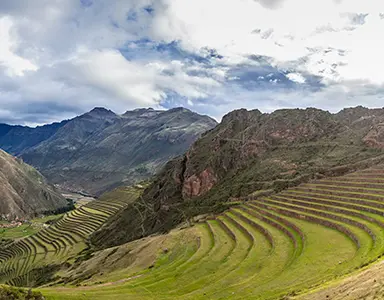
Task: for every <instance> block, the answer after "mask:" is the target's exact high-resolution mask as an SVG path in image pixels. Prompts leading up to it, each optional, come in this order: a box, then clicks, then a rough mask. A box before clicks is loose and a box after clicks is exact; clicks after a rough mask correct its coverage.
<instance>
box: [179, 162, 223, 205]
mask: <svg viewBox="0 0 384 300" xmlns="http://www.w3.org/2000/svg"><path fill="white" fill-rule="evenodd" d="M216 181H217V178H216V176H215V174H214V173H213V171H212V169H206V170H204V171H203V172H201V173H200V174H198V175H195V174H194V175H192V176H190V177H188V178H185V179H184V182H183V189H182V195H183V197H186V198H191V197H195V196H200V195H203V194H205V193H206V192H208V191H209V190H210V189H211V188H212V187H213V186H214V185H215V183H216Z"/></svg>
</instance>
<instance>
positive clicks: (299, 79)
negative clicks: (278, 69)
mask: <svg viewBox="0 0 384 300" xmlns="http://www.w3.org/2000/svg"><path fill="white" fill-rule="evenodd" d="M286 76H287V77H288V78H289V80H291V81H293V82H297V83H305V78H304V77H303V75H301V74H299V73H289V74H287V75H286Z"/></svg>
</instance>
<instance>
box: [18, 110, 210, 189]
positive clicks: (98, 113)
mask: <svg viewBox="0 0 384 300" xmlns="http://www.w3.org/2000/svg"><path fill="white" fill-rule="evenodd" d="M216 124H217V123H216V122H215V121H214V120H213V119H211V118H209V117H207V116H201V115H198V114H196V113H193V112H191V111H189V110H187V109H182V108H176V109H171V110H168V111H155V110H153V109H138V110H134V111H128V112H126V113H125V114H123V115H116V114H115V113H113V112H112V111H110V110H106V109H104V108H95V109H93V110H92V111H90V112H89V113H86V114H84V115H81V116H79V117H76V118H74V119H72V120H69V121H68V122H66V124H64V125H63V126H62V127H60V128H59V129H58V130H57V131H56V132H55V133H54V134H53V135H52V136H50V137H49V138H48V139H46V140H44V141H42V142H41V143H39V144H38V145H36V146H34V147H32V148H29V149H27V150H26V151H23V152H22V153H21V157H22V158H23V159H24V160H25V161H26V162H28V163H30V164H31V165H33V166H36V167H37V168H38V169H39V170H40V171H41V172H42V173H43V174H44V175H45V176H46V177H47V178H48V179H49V180H50V181H51V182H53V183H55V184H59V185H61V186H63V187H65V188H68V189H71V190H74V191H82V192H87V193H91V194H95V195H99V194H100V193H102V192H103V191H106V190H110V189H112V188H114V187H116V186H118V185H121V184H122V183H126V184H131V183H134V182H137V181H140V180H143V179H147V178H148V177H150V176H152V175H153V174H155V173H156V172H157V171H158V170H159V169H160V168H161V167H162V166H164V164H165V163H166V162H167V161H168V160H169V159H171V158H173V157H175V156H177V155H180V154H182V153H184V152H185V151H186V150H187V149H188V147H189V146H190V145H191V144H192V143H193V142H194V141H195V140H196V139H197V138H198V137H199V136H200V135H201V134H202V133H203V132H205V131H206V130H209V129H211V128H213V127H214V126H216Z"/></svg>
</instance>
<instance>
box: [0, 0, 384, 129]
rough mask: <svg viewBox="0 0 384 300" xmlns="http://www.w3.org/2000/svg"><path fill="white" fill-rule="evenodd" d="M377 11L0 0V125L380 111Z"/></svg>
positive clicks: (142, 0) (273, 3) (296, 4)
mask: <svg viewBox="0 0 384 300" xmlns="http://www.w3.org/2000/svg"><path fill="white" fill-rule="evenodd" d="M383 14H384V2H382V1H377V0H366V1H358V0H351V1H335V0H324V1H306V0H268V1H267V0H242V1H238V0H225V1H220V0H208V1H207V0H194V1H184V0H156V1H155V0H135V1H125V0H112V1H103V0H92V1H90V0H36V1H28V0H19V1H13V0H3V1H1V2H0V121H3V122H5V121H6V122H12V123H23V124H38V123H46V122H51V121H55V120H60V119H62V118H67V117H71V116H74V115H76V114H79V113H82V112H84V111H85V110H88V109H91V108H92V107H93V106H106V107H109V108H111V109H113V110H115V111H117V112H123V111H125V110H127V109H131V108H136V107H142V106H152V107H157V108H160V107H161V108H169V107H172V106H175V105H183V106H186V107H190V108H192V109H194V110H197V111H198V112H201V113H208V114H210V115H212V116H214V117H216V118H218V119H220V117H221V115H223V114H225V113H226V112H227V111H228V110H230V109H234V108H239V107H247V108H259V109H261V110H264V111H270V110H272V109H275V108H279V107H291V106H294V107H304V106H317V107H320V108H326V109H331V110H335V109H339V108H342V107H344V106H349V105H355V104H362V105H366V106H376V105H380V103H379V102H380V100H378V99H381V97H382V95H383V88H382V86H383V84H384V79H383V78H384V77H383V76H382V75H381V66H382V65H383V62H384V61H383V60H384V58H383V55H382V53H383V51H384V42H383V40H382V39H380V37H379V36H378V34H379V33H380V32H382V31H383V29H384V19H383Z"/></svg>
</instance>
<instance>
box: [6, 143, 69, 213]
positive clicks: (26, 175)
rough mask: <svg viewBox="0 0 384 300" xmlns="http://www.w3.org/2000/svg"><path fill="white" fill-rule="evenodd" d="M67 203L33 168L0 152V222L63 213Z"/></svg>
mask: <svg viewBox="0 0 384 300" xmlns="http://www.w3.org/2000/svg"><path fill="white" fill-rule="evenodd" d="M67 207H68V202H67V200H66V199H65V198H63V197H62V196H61V195H60V194H59V193H58V192H57V191H56V190H55V189H54V188H53V187H51V186H49V185H48V184H47V183H46V181H45V179H44V178H43V176H42V175H41V174H40V173H39V172H37V171H36V170H35V169H34V168H33V167H31V166H29V165H27V164H25V163H23V162H22V161H21V160H20V159H18V158H15V157H13V156H11V155H9V154H8V153H6V152H4V151H2V150H0V220H14V219H25V218H31V217H34V216H36V215H39V214H44V213H53V212H58V211H60V210H65V209H66V208H67Z"/></svg>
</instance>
